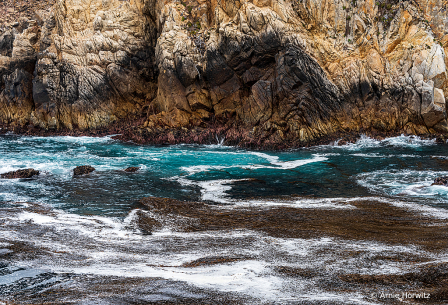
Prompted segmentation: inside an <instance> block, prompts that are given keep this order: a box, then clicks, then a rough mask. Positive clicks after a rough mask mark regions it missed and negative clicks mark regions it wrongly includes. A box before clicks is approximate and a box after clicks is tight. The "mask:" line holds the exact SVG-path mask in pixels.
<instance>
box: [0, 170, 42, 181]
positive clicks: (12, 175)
mask: <svg viewBox="0 0 448 305" xmlns="http://www.w3.org/2000/svg"><path fill="white" fill-rule="evenodd" d="M36 175H39V171H37V170H35V169H33V168H27V169H19V170H16V171H12V172H7V173H4V174H1V175H0V176H1V177H2V178H3V179H16V178H31V177H33V176H36Z"/></svg>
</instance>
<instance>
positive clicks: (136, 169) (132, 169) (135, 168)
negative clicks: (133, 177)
mask: <svg viewBox="0 0 448 305" xmlns="http://www.w3.org/2000/svg"><path fill="white" fill-rule="evenodd" d="M139 169H140V167H135V166H131V167H128V168H126V169H125V170H124V171H125V172H128V173H135V172H136V171H138V170H139Z"/></svg>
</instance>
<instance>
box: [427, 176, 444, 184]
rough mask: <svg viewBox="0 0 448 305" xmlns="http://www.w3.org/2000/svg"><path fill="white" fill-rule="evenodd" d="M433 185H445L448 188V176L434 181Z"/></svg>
mask: <svg viewBox="0 0 448 305" xmlns="http://www.w3.org/2000/svg"><path fill="white" fill-rule="evenodd" d="M431 185H444V186H448V176H446V177H437V178H436V179H435V180H434V183H433V184H431Z"/></svg>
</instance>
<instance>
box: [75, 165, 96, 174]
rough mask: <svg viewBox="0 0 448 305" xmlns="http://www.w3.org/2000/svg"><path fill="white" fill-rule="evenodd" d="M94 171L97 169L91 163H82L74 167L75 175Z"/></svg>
mask: <svg viewBox="0 0 448 305" xmlns="http://www.w3.org/2000/svg"><path fill="white" fill-rule="evenodd" d="M93 171H95V168H94V167H92V166H90V165H81V166H77V167H75V168H74V169H73V176H81V175H87V174H90V173H91V172H93Z"/></svg>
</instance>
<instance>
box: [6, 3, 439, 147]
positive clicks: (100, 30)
mask: <svg viewBox="0 0 448 305" xmlns="http://www.w3.org/2000/svg"><path fill="white" fill-rule="evenodd" d="M388 1H389V0H387V1H386V0H383V1H378V2H373V1H371V0H366V1H363V0H358V1H356V0H352V1H350V2H345V1H330V2H326V1H321V0H299V1H290V0H285V1H283V0H280V1H274V0H253V1H231V0H221V1H215V0H207V1H202V0H188V1H186V2H183V1H180V2H178V1H167V0H157V1H156V0H131V1H130V2H129V1H121V0H101V1H100V0H90V1H86V0H57V1H56V3H55V4H54V6H52V9H51V10H50V11H46V13H45V14H40V15H39V14H36V16H38V18H35V19H37V20H30V19H29V18H28V19H26V18H22V19H20V20H19V22H17V23H15V24H9V25H8V26H6V27H4V28H3V30H2V32H1V36H0V54H1V56H0V74H1V76H2V77H1V79H0V89H1V93H0V120H1V122H3V123H5V124H9V125H19V126H22V127H27V126H28V127H29V126H38V127H39V128H42V129H49V130H72V129H75V130H87V129H95V128H101V127H107V126H109V125H110V124H111V123H112V122H117V121H118V122H120V121H130V120H134V119H136V118H141V117H144V118H145V119H144V124H142V125H141V126H139V127H138V128H136V129H135V132H137V133H139V134H140V136H141V137H143V138H145V137H146V138H151V137H153V135H154V134H158V133H160V132H161V130H173V131H176V130H181V131H182V132H187V133H188V131H189V130H192V129H194V130H197V129H198V128H199V129H200V128H207V126H211V125H213V126H223V128H224V129H223V130H226V131H225V132H227V134H225V135H226V136H227V137H228V138H229V139H230V138H232V134H231V132H230V130H236V129H238V130H242V134H241V135H235V134H234V135H233V138H235V140H237V138H238V137H240V138H241V139H240V140H244V141H245V142H247V143H255V144H257V145H263V144H266V143H267V144H269V143H270V144H275V143H295V144H291V145H300V143H306V142H309V141H311V140H314V139H318V138H320V137H323V136H326V135H331V134H334V133H336V132H351V131H355V132H359V131H379V132H397V131H402V132H407V133H413V134H428V133H435V132H447V131H448V125H447V119H446V106H445V96H446V95H447V93H448V83H447V72H446V58H445V50H444V45H445V44H448V35H446V34H445V31H447V29H448V27H447V26H446V25H445V20H448V19H447V15H448V12H446V11H445V8H444V6H443V4H442V2H441V1H433V0H431V1H427V2H424V1H417V2H409V1H405V2H390V1H389V2H388ZM447 33H448V32H447ZM174 134H176V133H174ZM170 137H171V140H172V138H173V137H174V135H173V133H170V134H169V136H168V138H167V139H170Z"/></svg>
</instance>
